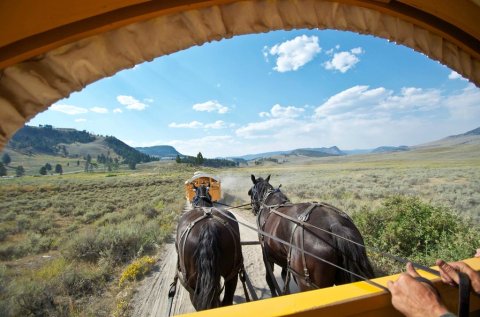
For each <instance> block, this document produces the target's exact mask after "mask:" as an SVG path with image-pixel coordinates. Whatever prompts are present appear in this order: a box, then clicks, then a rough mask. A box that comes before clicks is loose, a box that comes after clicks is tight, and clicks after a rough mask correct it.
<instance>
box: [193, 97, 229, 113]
mask: <svg viewBox="0 0 480 317" xmlns="http://www.w3.org/2000/svg"><path fill="white" fill-rule="evenodd" d="M192 108H193V110H195V111H207V112H213V111H216V112H218V113H220V114H224V113H227V112H228V107H226V106H223V105H222V104H220V103H219V102H218V101H216V100H209V101H206V102H204V103H196V104H194V105H193V107H192Z"/></svg>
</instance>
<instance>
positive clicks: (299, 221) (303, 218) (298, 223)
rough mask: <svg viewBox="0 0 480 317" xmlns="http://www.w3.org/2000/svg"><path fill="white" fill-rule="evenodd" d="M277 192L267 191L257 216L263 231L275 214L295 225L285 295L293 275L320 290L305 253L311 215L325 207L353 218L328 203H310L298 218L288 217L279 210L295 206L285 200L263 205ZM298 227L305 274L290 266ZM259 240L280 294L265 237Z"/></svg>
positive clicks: (272, 278)
mask: <svg viewBox="0 0 480 317" xmlns="http://www.w3.org/2000/svg"><path fill="white" fill-rule="evenodd" d="M275 192H279V189H277V190H267V191H266V192H265V193H264V195H263V197H262V200H261V209H260V211H259V212H258V214H257V226H258V228H260V229H261V230H262V231H265V224H266V223H267V221H268V218H269V216H270V215H271V214H272V213H274V214H276V215H278V216H280V217H282V218H284V219H287V220H290V221H291V222H293V223H294V224H295V225H294V226H293V228H292V231H291V234H290V241H289V242H290V243H289V249H288V256H287V267H286V269H287V276H286V279H285V284H284V288H283V294H288V293H289V292H290V290H289V283H290V279H291V275H295V276H296V277H297V278H302V279H304V280H305V282H306V283H307V284H308V285H310V286H313V287H315V288H320V287H319V286H318V285H316V284H315V283H314V282H313V281H312V279H311V278H310V272H309V271H308V268H307V261H306V258H305V252H304V250H305V249H304V242H305V240H304V232H305V227H313V226H312V225H311V224H309V223H308V222H307V221H308V220H309V218H310V215H311V213H312V211H313V210H314V209H315V208H316V207H320V206H324V207H327V208H329V209H332V210H334V211H335V212H337V213H338V214H339V215H341V216H342V217H345V218H347V219H349V220H350V221H351V218H350V217H349V216H348V215H347V214H346V213H345V212H344V211H342V210H340V209H338V208H336V207H334V206H332V205H330V204H327V203H318V202H310V203H309V206H308V207H307V208H306V209H305V210H304V211H303V212H302V213H301V214H300V215H298V217H297V218H294V217H291V216H289V215H286V214H284V213H281V212H280V211H278V208H280V207H287V206H293V204H292V203H291V202H290V201H289V200H288V199H287V200H285V201H284V202H282V203H280V204H277V205H266V204H265V203H263V202H264V201H266V199H267V198H268V196H270V195H271V194H273V193H275ZM264 208H268V213H267V214H266V215H265V218H264V220H263V222H262V223H260V215H261V214H262V213H263V212H264V210H263V209H264ZM298 227H301V229H302V230H300V246H299V247H300V249H301V250H302V252H301V256H302V264H303V272H302V273H299V272H297V271H295V270H294V269H293V268H292V267H291V266H290V261H291V257H292V245H293V237H294V235H295V232H296V231H297V229H298ZM259 238H260V244H261V246H262V251H263V256H264V258H265V260H266V268H267V273H268V274H269V275H270V277H271V280H272V281H273V284H274V287H275V288H276V290H277V292H278V293H279V294H280V293H282V291H281V290H280V287H279V286H278V283H277V281H276V279H275V276H274V275H273V270H272V268H271V267H270V265H269V263H270V262H273V261H272V259H271V258H270V257H269V256H268V252H267V250H266V248H265V241H264V236H263V235H262V234H259Z"/></svg>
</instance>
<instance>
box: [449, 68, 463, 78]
mask: <svg viewBox="0 0 480 317" xmlns="http://www.w3.org/2000/svg"><path fill="white" fill-rule="evenodd" d="M448 79H461V80H467V79H466V78H463V76H462V75H460V74H459V73H457V72H456V71H453V70H452V71H451V73H450V74H449V75H448Z"/></svg>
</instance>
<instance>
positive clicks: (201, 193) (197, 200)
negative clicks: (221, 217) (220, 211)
mask: <svg viewBox="0 0 480 317" xmlns="http://www.w3.org/2000/svg"><path fill="white" fill-rule="evenodd" d="M194 189H195V197H194V198H193V205H194V206H195V207H212V206H213V203H212V196H210V193H209V192H208V190H209V189H210V187H209V186H205V185H203V184H202V185H200V186H198V187H194Z"/></svg>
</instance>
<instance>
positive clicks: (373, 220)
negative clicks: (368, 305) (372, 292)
mask: <svg viewBox="0 0 480 317" xmlns="http://www.w3.org/2000/svg"><path fill="white" fill-rule="evenodd" d="M352 217H353V219H354V222H355V224H356V225H357V226H358V228H359V229H360V231H361V232H362V233H363V236H364V239H365V243H366V245H367V246H372V247H375V248H377V249H380V250H382V251H384V252H388V253H391V254H394V255H397V256H400V257H403V258H407V259H410V260H412V261H416V262H420V263H422V264H424V265H433V264H434V262H435V259H437V258H440V257H441V258H443V259H444V260H446V261H451V260H459V259H464V258H469V257H471V256H472V251H473V250H474V249H475V248H476V247H477V246H478V245H480V232H478V230H473V229H472V226H471V223H470V222H469V220H467V219H465V218H463V217H461V216H459V215H458V214H456V213H454V212H452V211H450V210H449V209H447V208H445V207H439V206H433V205H431V204H428V203H425V202H422V201H420V199H418V198H416V197H405V196H395V197H391V198H389V199H387V200H385V201H384V203H383V205H382V206H381V207H379V208H378V209H376V210H372V211H368V210H366V209H364V210H362V211H360V212H356V213H354V214H353V216H352ZM373 253H374V251H372V259H374V262H375V263H376V264H377V267H380V268H382V269H383V270H384V271H386V272H388V273H393V272H394V271H396V270H398V269H399V268H401V267H403V265H398V264H394V263H391V262H390V261H389V260H386V259H385V258H384V257H382V256H381V255H379V254H373Z"/></svg>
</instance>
